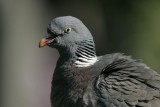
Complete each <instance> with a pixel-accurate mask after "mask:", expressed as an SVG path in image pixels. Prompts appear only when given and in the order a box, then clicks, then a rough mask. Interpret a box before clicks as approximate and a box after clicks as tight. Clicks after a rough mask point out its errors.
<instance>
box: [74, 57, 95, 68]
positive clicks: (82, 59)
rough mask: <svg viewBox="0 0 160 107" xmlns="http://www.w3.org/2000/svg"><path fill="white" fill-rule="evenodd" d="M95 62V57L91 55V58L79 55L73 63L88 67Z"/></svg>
mask: <svg viewBox="0 0 160 107" xmlns="http://www.w3.org/2000/svg"><path fill="white" fill-rule="evenodd" d="M95 62H97V57H96V56H95V57H91V58H86V57H79V58H78V59H77V60H76V61H75V62H74V64H75V65H76V66H77V67H88V66H91V65H93V64H94V63H95Z"/></svg>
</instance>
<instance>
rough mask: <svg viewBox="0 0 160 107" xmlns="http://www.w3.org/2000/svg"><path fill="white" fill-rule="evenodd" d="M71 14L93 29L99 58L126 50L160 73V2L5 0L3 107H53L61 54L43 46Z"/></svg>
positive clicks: (0, 32)
mask: <svg viewBox="0 0 160 107" xmlns="http://www.w3.org/2000/svg"><path fill="white" fill-rule="evenodd" d="M65 15H72V16H75V17H77V18H79V19H81V20H82V21H83V22H84V24H85V25H86V26H87V27H88V28H89V29H90V31H91V32H92V34H93V36H94V40H95V43H96V49H97V54H98V55H103V54H105V53H113V52H123V53H125V54H127V55H132V56H133V57H134V58H136V59H143V61H144V63H146V64H147V65H149V66H150V67H151V68H152V69H154V70H156V71H160V66H159V65H160V1H158V0H68V1H67V0H0V16H1V17H0V37H1V39H0V43H1V45H0V48H1V61H2V62H1V65H0V68H1V72H0V73H1V74H0V81H1V93H2V94H1V107H50V100H49V97H50V85H51V83H50V82H51V79H52V74H53V70H54V67H55V64H56V61H57V59H58V52H57V51H56V50H55V49H51V48H48V47H45V48H42V49H39V48H38V42H39V40H40V39H41V38H42V37H44V35H45V34H46V27H47V25H48V23H49V22H50V20H51V19H52V18H55V17H57V16H65Z"/></svg>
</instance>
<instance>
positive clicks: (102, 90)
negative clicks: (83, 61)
mask: <svg viewBox="0 0 160 107" xmlns="http://www.w3.org/2000/svg"><path fill="white" fill-rule="evenodd" d="M103 59H105V58H103ZM110 60H111V61H110V62H109V63H108V64H107V65H106V66H105V67H104V69H103V70H102V72H101V74H100V75H99V76H98V77H97V80H96V82H95V91H96V94H97V95H98V98H99V100H98V103H99V104H100V105H105V106H107V107H160V75H159V74H158V73H156V72H155V71H153V70H152V69H150V68H149V67H147V66H146V65H145V64H143V63H142V62H141V61H139V60H134V59H132V58H131V57H130V56H125V55H123V54H113V55H112V57H111V59H110Z"/></svg>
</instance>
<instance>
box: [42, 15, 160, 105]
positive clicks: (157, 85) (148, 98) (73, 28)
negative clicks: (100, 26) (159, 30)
mask: <svg viewBox="0 0 160 107" xmlns="http://www.w3.org/2000/svg"><path fill="white" fill-rule="evenodd" d="M45 46H49V47H51V48H55V49H57V50H58V52H59V54H60V56H59V59H58V61H57V63H56V67H55V70H54V73H53V78H52V81H51V95H50V100H51V105H52V107H160V74H158V73H157V72H156V71H154V70H153V69H151V68H150V67H148V66H147V65H146V64H144V63H143V61H141V60H139V59H134V58H132V57H131V56H130V55H125V54H123V53H120V52H117V53H110V54H105V55H102V56H97V55H96V49H95V43H94V40H93V36H92V34H91V32H90V31H89V29H88V28H87V27H86V26H85V25H84V24H83V22H82V21H81V20H80V19H78V18H76V17H73V16H59V17H56V18H54V19H53V20H52V21H51V22H50V23H49V24H48V27H47V35H46V36H45V37H44V38H42V39H40V42H39V47H40V48H41V47H45Z"/></svg>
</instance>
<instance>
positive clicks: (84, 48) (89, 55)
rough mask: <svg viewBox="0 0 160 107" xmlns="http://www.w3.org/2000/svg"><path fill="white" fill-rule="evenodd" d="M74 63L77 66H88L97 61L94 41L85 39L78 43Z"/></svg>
mask: <svg viewBox="0 0 160 107" xmlns="http://www.w3.org/2000/svg"><path fill="white" fill-rule="evenodd" d="M75 56H76V58H75V62H74V64H75V65H76V66H77V67H88V66H91V65H93V64H94V63H95V62H96V61H97V56H96V51H95V44H94V41H93V40H92V39H91V40H85V41H83V42H81V43H80V44H78V48H77V49H76V53H75Z"/></svg>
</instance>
